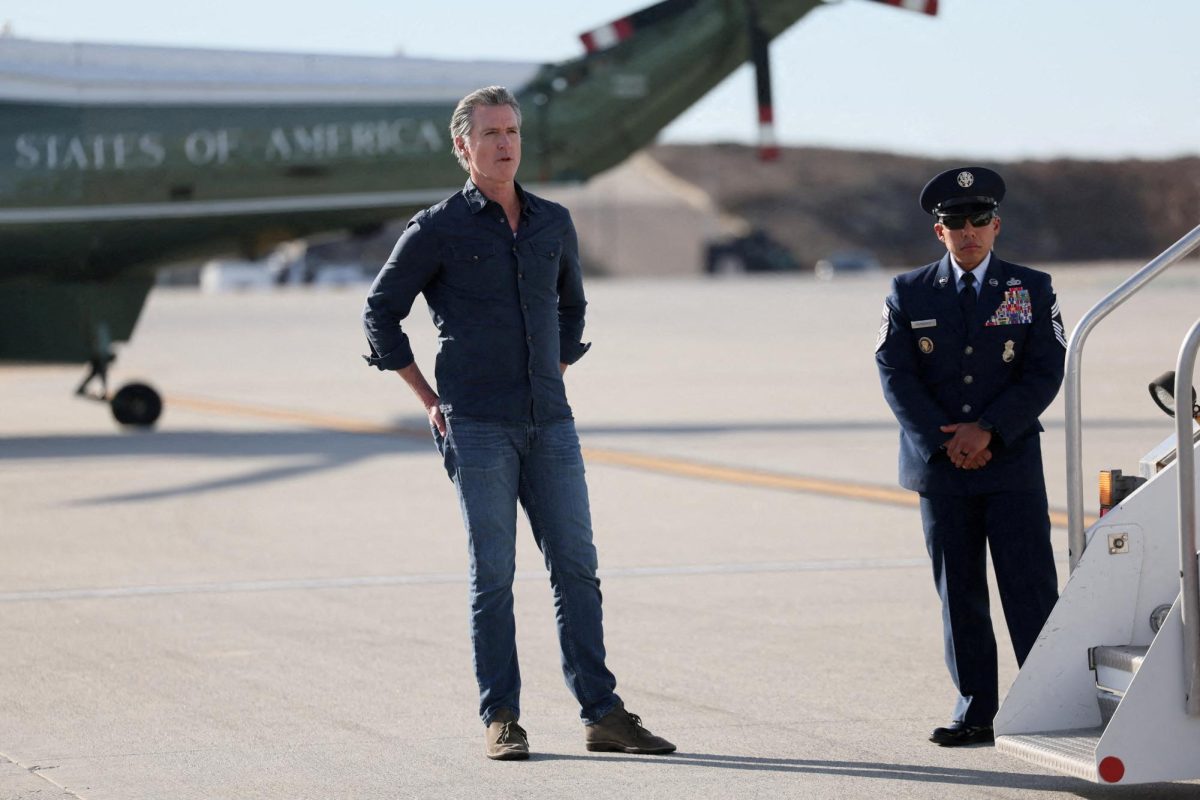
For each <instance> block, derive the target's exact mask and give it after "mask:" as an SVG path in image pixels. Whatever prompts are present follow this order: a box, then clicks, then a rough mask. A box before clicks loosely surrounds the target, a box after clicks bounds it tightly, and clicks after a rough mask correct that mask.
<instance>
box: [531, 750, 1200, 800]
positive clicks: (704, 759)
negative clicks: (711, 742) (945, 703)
mask: <svg viewBox="0 0 1200 800" xmlns="http://www.w3.org/2000/svg"><path fill="white" fill-rule="evenodd" d="M532 759H533V760H536V761H588V760H605V761H618V762H626V763H637V764H645V765H652V764H663V765H664V766H665V765H669V764H672V765H685V766H704V767H713V768H716V769H731V770H751V771H763V772H782V773H794V774H797V775H835V776H837V775H841V776H845V777H850V778H879V779H881V780H889V781H914V782H917V783H935V784H936V783H941V784H953V785H957V786H990V787H994V788H1000V789H1025V790H1034V791H1047V792H1070V793H1072V794H1074V795H1076V796H1078V797H1083V798H1089V800H1091V798H1097V799H1098V798H1113V800H1116V798H1130V799H1131V800H1134V799H1135V798H1154V799H1155V800H1158V799H1159V798H1162V800H1174V798H1179V799H1180V800H1183V798H1195V797H1197V796H1198V794H1200V790H1198V787H1197V786H1196V785H1195V784H1175V783H1149V784H1142V785H1138V786H1098V785H1094V784H1090V783H1087V782H1085V781H1081V780H1078V779H1076V778H1069V777H1065V776H1056V775H1029V774H1024V773H1020V772H997V771H992V770H982V769H966V768H963V769H959V768H955V767H941V766H934V765H930V764H889V763H885V762H873V761H829V760H820V759H802V758H758V757H755V756H727V755H716V754H713V753H672V754H670V755H665V756H623V755H613V754H596V755H568V754H560V753H535V754H534V755H533V756H532ZM965 796H967V797H970V796H971V795H965Z"/></svg>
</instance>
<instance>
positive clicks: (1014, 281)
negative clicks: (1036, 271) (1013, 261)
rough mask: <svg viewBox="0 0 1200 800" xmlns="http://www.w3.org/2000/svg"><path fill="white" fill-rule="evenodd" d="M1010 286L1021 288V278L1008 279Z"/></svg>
mask: <svg viewBox="0 0 1200 800" xmlns="http://www.w3.org/2000/svg"><path fill="white" fill-rule="evenodd" d="M1008 285H1009V286H1020V285H1021V279H1020V278H1009V279H1008Z"/></svg>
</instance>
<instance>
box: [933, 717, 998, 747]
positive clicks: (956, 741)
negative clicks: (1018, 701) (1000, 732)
mask: <svg viewBox="0 0 1200 800" xmlns="http://www.w3.org/2000/svg"><path fill="white" fill-rule="evenodd" d="M929 741H931V742H933V743H934V744H937V745H941V746H942V747H962V746H963V745H965V744H982V743H984V742H994V741H996V734H995V733H993V732H992V726H991V725H964V724H963V723H961V722H951V723H950V724H949V725H947V726H946V727H945V728H934V729H933V733H931V734H929Z"/></svg>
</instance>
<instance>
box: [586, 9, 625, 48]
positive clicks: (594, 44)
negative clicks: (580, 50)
mask: <svg viewBox="0 0 1200 800" xmlns="http://www.w3.org/2000/svg"><path fill="white" fill-rule="evenodd" d="M630 36H633V20H632V19H630V18H629V17H625V18H624V19H619V20H617V21H616V22H610V23H608V24H607V25H602V26H600V27H599V28H596V29H595V30H592V31H588V32H587V33H581V34H580V35H579V38H580V39H581V40H582V41H583V46H584V48H585V49H586V50H587V51H588V52H589V53H595V52H598V51H600V50H607V49H608V48H610V47H612V46H613V45H616V44H619V43H621V42H623V41H625V40H626V39H628V38H629V37H630Z"/></svg>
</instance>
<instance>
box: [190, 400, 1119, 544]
mask: <svg viewBox="0 0 1200 800" xmlns="http://www.w3.org/2000/svg"><path fill="white" fill-rule="evenodd" d="M167 405H168V406H170V407H172V408H181V409H184V410H186V411H198V412H201V413H208V414H217V415H221V416H238V417H250V418H255V419H266V420H272V421H275V422H292V423H297V424H300V425H306V426H310V427H315V428H321V429H324V430H332V431H342V432H345V433H370V434H389V435H401V436H420V437H424V436H428V435H429V432H428V431H427V430H426V429H424V428H418V427H415V426H403V425H381V424H378V423H373V422H364V421H362V420H355V419H349V418H347V417H342V416H334V415H329V414H317V413H313V412H309V411H293V410H288V409H279V408H268V407H265V406H256V405H248V404H246V403H232V402H229V401H227V400H216V399H210V398H204V397H197V396H189V395H170V396H169V397H167ZM583 457H584V458H585V459H586V460H587V461H588V462H589V463H592V464H607V465H609V466H614V467H625V468H627V469H634V470H640V471H642V472H655V473H659V474H663V475H674V476H676V477H680V478H692V479H694V480H705V481H712V482H714V483H726V484H733V485H736V486H753V487H757V488H761V489H776V490H780V491H787V492H801V493H804V494H817V495H822V496H824V497H839V498H843V499H847V500H861V501H865V502H871V503H884V504H887V505H895V506H904V507H907V508H915V507H916V506H917V505H918V503H919V500H918V497H917V495H916V493H915V492H910V491H908V490H906V489H893V488H890V487H886V486H872V485H869V484H861V483H852V482H849V481H833V480H825V479H822V478H806V477H803V476H799V475H789V474H787V473H784V472H769V471H766V470H757V469H747V468H744V467H726V466H721V465H718V464H706V463H703V462H700V461H691V460H688V459H682V458H666V457H662V456H649V455H643V454H641V453H634V452H630V451H627V450H611V449H608V448H600V447H585V448H583ZM1095 521H1096V518H1095V517H1087V518H1085V520H1084V525H1085V527H1086V526H1090V525H1091V524H1092V523H1093V522H1095ZM1050 523H1051V524H1052V525H1054V526H1055V527H1060V528H1065V527H1067V514H1066V512H1063V511H1051V512H1050Z"/></svg>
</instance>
